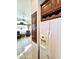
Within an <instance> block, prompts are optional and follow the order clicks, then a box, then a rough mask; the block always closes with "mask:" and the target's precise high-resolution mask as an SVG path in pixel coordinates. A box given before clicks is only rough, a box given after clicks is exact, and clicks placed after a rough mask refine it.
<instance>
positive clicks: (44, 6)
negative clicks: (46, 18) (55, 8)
mask: <svg viewBox="0 0 79 59" xmlns="http://www.w3.org/2000/svg"><path fill="white" fill-rule="evenodd" d="M51 6H52V5H51V3H50V1H47V2H46V3H45V4H43V6H42V13H43V14H44V13H46V12H48V11H49V10H50V9H51V8H52V7H51Z"/></svg>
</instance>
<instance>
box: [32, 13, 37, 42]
mask: <svg viewBox="0 0 79 59" xmlns="http://www.w3.org/2000/svg"><path fill="white" fill-rule="evenodd" d="M32 41H33V42H35V43H37V12H35V13H33V14H32Z"/></svg>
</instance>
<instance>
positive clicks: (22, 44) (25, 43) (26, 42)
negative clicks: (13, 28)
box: [17, 36, 32, 55]
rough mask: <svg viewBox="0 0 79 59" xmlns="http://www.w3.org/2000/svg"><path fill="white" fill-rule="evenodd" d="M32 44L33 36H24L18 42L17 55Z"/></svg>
mask: <svg viewBox="0 0 79 59" xmlns="http://www.w3.org/2000/svg"><path fill="white" fill-rule="evenodd" d="M31 43H32V42H31V36H30V37H26V36H23V37H21V38H19V39H18V40H17V55H19V54H20V53H22V52H23V51H24V49H25V47H26V46H28V45H29V44H31Z"/></svg>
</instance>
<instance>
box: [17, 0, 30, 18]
mask: <svg viewBox="0 0 79 59" xmlns="http://www.w3.org/2000/svg"><path fill="white" fill-rule="evenodd" d="M24 12H25V13H26V15H25V16H26V17H27V20H31V0H17V16H19V17H22V16H23V15H24Z"/></svg>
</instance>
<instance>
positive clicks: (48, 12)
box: [41, 0, 61, 21]
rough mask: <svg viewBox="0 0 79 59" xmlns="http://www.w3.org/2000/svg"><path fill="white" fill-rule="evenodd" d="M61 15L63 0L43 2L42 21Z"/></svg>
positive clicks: (46, 0)
mask: <svg viewBox="0 0 79 59" xmlns="http://www.w3.org/2000/svg"><path fill="white" fill-rule="evenodd" d="M59 17H61V0H45V1H44V2H43V3H42V4H41V21H45V20H50V19H54V18H59Z"/></svg>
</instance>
